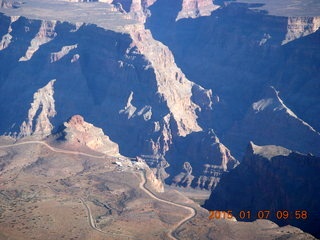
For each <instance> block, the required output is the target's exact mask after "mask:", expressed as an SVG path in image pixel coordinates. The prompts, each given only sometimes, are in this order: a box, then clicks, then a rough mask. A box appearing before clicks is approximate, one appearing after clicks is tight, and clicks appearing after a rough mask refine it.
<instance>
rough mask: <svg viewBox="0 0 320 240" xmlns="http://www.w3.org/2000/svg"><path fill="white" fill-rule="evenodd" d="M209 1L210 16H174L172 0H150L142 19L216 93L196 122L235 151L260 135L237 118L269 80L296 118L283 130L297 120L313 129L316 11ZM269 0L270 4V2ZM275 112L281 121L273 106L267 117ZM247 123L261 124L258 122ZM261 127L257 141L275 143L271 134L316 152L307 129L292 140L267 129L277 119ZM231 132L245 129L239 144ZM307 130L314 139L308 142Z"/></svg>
mask: <svg viewBox="0 0 320 240" xmlns="http://www.w3.org/2000/svg"><path fill="white" fill-rule="evenodd" d="M215 4H219V5H220V8H219V9H217V10H216V11H214V12H212V13H211V15H210V16H206V17H200V18H195V19H190V18H189V19H183V20H180V21H175V18H176V16H177V12H179V8H180V5H179V3H175V4H174V3H172V1H169V0H164V1H158V2H156V3H155V4H153V5H152V6H151V7H150V11H151V13H152V14H151V17H150V18H148V20H147V23H146V26H147V28H149V29H151V31H152V33H153V36H154V37H155V38H156V39H158V40H160V41H161V42H163V43H164V44H166V45H167V46H168V47H169V48H170V49H171V51H172V53H173V54H174V56H175V61H176V63H177V65H178V66H179V67H180V68H181V70H182V71H183V72H184V73H185V75H186V76H187V77H188V78H190V79H192V80H193V81H195V82H196V83H198V84H200V85H201V86H203V87H204V88H206V89H212V90H213V92H214V94H215V95H217V96H218V98H219V102H218V103H217V104H215V105H214V107H213V109H212V111H211V112H210V113H201V114H200V115H199V120H198V121H199V123H200V126H201V127H202V129H207V128H213V129H214V131H215V133H216V134H217V135H218V136H219V138H220V140H221V141H222V142H223V143H224V144H225V145H226V146H227V147H228V148H229V149H230V150H231V152H232V154H233V156H235V157H236V158H238V159H241V157H242V156H243V154H244V151H245V150H244V149H245V146H244V145H243V144H246V143H247V142H248V141H249V140H253V141H255V142H257V143H260V140H261V138H259V134H257V135H255V134H253V135H252V134H251V133H250V134H248V133H247V132H246V131H245V130H246V129H247V128H250V127H251V126H250V125H248V122H246V121H245V120H244V119H245V118H246V116H247V112H248V109H250V108H251V106H252V104H253V103H255V102H258V101H259V100H261V99H262V98H264V95H263V94H264V93H265V92H266V89H267V88H268V87H269V86H274V87H275V89H277V91H279V92H280V93H281V99H282V101H283V102H284V104H285V105H286V106H288V107H289V108H290V109H291V111H292V112H294V113H295V115H296V116H298V117H299V118H300V119H301V120H302V121H296V122H295V124H293V125H290V126H288V125H286V129H288V133H290V132H295V129H296V128H297V129H303V128H304V127H305V125H304V123H303V122H305V123H308V125H310V126H311V127H312V128H313V129H314V130H315V131H316V132H319V129H320V125H319V121H317V120H316V119H317V118H316V117H315V116H318V115H319V113H320V105H319V94H318V93H317V92H318V91H317V90H316V89H318V88H319V81H318V79H319V71H317V69H318V68H319V67H320V66H319V62H320V55H319V44H318V42H319V37H320V32H319V30H318V28H319V26H318V20H317V19H318V17H317V16H314V15H311V16H308V15H305V14H307V13H306V11H304V10H305V9H304V7H301V6H300V7H298V6H297V14H298V12H299V9H301V11H300V12H301V13H303V14H304V15H303V16H302V17H299V16H290V17H289V16H287V15H280V16H273V15H270V14H268V13H267V12H265V11H261V10H259V8H258V6H260V5H259V4H251V3H250V4H244V3H238V2H229V3H228V4H224V3H223V1H216V2H215ZM268 4H269V3H268ZM270 4H271V5H272V6H273V7H274V9H276V5H277V4H276V3H275V2H272V3H270ZM288 4H289V3H288ZM297 4H298V5H299V3H297ZM169 5H170V6H171V8H169V7H168V6H169ZM280 5H281V4H280V3H279V6H278V7H279V8H281V7H282V5H281V6H280ZM306 6H307V5H306ZM306 6H305V7H306ZM284 9H285V8H283V9H282V10H284ZM288 11H289V10H288ZM289 12H290V11H289ZM313 12H314V11H313ZM234 19H241V20H239V21H235V20H234ZM194 33H196V34H194ZM200 46H201V47H200ZM307 69H308V70H307ZM275 115H277V117H276V118H277V119H278V121H280V123H281V124H279V126H280V125H282V126H283V125H285V124H286V122H287V120H286V119H285V118H283V117H284V116H282V117H281V115H283V114H282V113H281V111H277V112H274V115H273V117H272V118H274V117H275ZM270 117H271V116H270V115H269V116H266V115H265V116H264V117H263V118H264V121H265V122H268V121H269V119H270ZM280 118H281V119H280ZM251 124H252V122H251ZM254 127H256V128H257V129H259V130H261V131H264V129H263V128H262V127H261V125H259V124H258V123H257V124H254ZM268 127H269V128H268V130H269V133H270V134H269V136H265V137H264V138H263V142H261V144H278V142H277V143H276V142H274V139H277V140H278V141H279V142H281V145H283V146H285V147H288V148H290V149H293V150H297V151H302V152H309V151H310V152H313V153H314V154H319V152H318V150H317V149H319V146H320V142H319V139H317V136H316V135H317V133H315V132H313V131H310V132H309V134H307V135H305V137H303V138H299V139H296V141H295V142H293V141H291V140H290V137H289V135H290V134H289V135H287V134H286V133H285V131H278V130H275V129H274V130H271V129H273V127H275V128H276V127H277V124H276V125H274V124H273V125H272V126H271V124H269V125H268ZM279 128H280V127H279ZM257 129H256V130H257ZM266 129H267V128H266ZM268 130H267V131H268ZM297 131H300V130H297ZM271 135H272V136H271ZM238 136H247V137H246V139H245V140H244V141H242V146H241V147H240V146H239V144H238V143H239V142H240V141H238ZM309 138H310V139H317V140H316V141H313V143H312V145H310V142H308V141H309V140H308V139H309ZM235 142H238V143H237V144H234V143H235ZM306 147H307V148H306Z"/></svg>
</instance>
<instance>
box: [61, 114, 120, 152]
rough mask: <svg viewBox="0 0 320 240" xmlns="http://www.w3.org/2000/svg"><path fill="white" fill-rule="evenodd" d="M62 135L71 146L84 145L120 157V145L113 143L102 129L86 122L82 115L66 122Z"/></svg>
mask: <svg viewBox="0 0 320 240" xmlns="http://www.w3.org/2000/svg"><path fill="white" fill-rule="evenodd" d="M60 134H62V135H63V140H65V141H66V142H67V143H68V144H70V145H83V146H85V147H88V148H89V149H92V150H94V151H97V152H102V153H104V154H107V155H110V156H117V155H120V154H119V146H118V144H116V143H114V142H112V141H111V140H110V138H109V137H108V136H107V135H105V134H104V132H103V130H102V129H101V128H98V127H95V126H93V125H92V124H91V123H88V122H86V121H84V119H83V117H82V116H80V115H74V116H72V117H71V118H70V119H69V120H68V121H67V122H65V123H64V124H63V130H62V132H61V133H60Z"/></svg>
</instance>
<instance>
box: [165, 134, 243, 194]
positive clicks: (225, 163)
mask: <svg viewBox="0 0 320 240" xmlns="http://www.w3.org/2000/svg"><path fill="white" fill-rule="evenodd" d="M173 146H174V150H172V151H171V152H169V156H170V154H173V155H174V156H176V159H177V161H176V162H177V163H174V164H175V165H174V167H175V169H176V171H177V170H178V169H181V170H180V171H181V172H180V173H179V174H177V175H175V174H173V173H172V172H170V170H169V172H170V173H171V174H173V176H172V177H170V179H172V183H173V184H174V185H177V186H184V187H195V188H200V189H208V190H211V189H214V188H215V187H216V186H217V184H218V183H219V181H220V178H221V176H222V174H224V173H226V172H229V171H231V170H232V169H233V168H235V167H236V166H237V165H238V164H239V162H238V161H237V160H236V159H235V158H234V157H233V156H232V155H231V153H230V150H229V149H228V148H226V146H224V145H223V144H222V143H221V142H220V140H219V138H218V137H217V136H216V134H215V133H214V132H213V130H212V129H211V130H209V131H208V132H207V133H197V134H193V136H188V137H186V138H185V139H183V140H180V141H174V142H173ZM182 161H185V162H184V163H183V164H181V165H182V166H181V165H179V164H178V163H180V162H182ZM172 164H173V163H172ZM178 172H179V170H178Z"/></svg>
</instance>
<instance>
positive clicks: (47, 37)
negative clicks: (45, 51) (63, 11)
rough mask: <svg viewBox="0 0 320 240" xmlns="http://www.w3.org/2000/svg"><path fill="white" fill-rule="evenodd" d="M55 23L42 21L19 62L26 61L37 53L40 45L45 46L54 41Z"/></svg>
mask: <svg viewBox="0 0 320 240" xmlns="http://www.w3.org/2000/svg"><path fill="white" fill-rule="evenodd" d="M56 23H57V22H56V21H42V22H41V26H40V29H39V32H38V33H37V35H36V36H35V37H34V38H33V39H32V40H31V42H30V46H29V47H28V50H27V52H26V53H25V56H22V57H21V58H20V59H19V61H28V60H30V59H31V58H32V56H33V54H34V53H35V52H37V51H38V49H39V48H40V46H41V45H43V44H46V43H48V42H50V41H52V39H54V38H55V37H56V36H57V34H56V32H55V30H54V29H55V26H56Z"/></svg>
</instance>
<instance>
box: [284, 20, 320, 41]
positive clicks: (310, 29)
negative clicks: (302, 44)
mask: <svg viewBox="0 0 320 240" xmlns="http://www.w3.org/2000/svg"><path fill="white" fill-rule="evenodd" d="M319 28H320V17H289V18H288V30H287V34H286V38H285V39H284V40H283V42H282V44H287V43H288V42H291V41H294V40H296V39H299V38H302V37H305V36H308V35H310V34H312V33H314V32H316V31H317V30H318V29H319Z"/></svg>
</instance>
